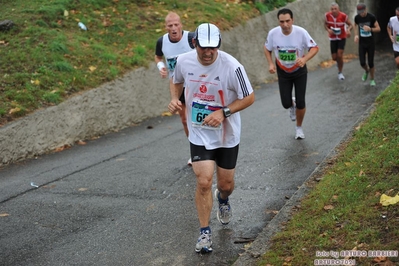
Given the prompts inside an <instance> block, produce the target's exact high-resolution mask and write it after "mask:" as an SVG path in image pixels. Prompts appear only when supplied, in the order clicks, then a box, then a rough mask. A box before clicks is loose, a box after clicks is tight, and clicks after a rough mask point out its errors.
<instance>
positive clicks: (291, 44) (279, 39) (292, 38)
mask: <svg viewBox="0 0 399 266" xmlns="http://www.w3.org/2000/svg"><path fill="white" fill-rule="evenodd" d="M265 47H266V49H267V50H269V51H273V50H274V55H275V57H276V59H277V64H278V66H279V67H280V68H281V69H283V70H284V71H285V72H287V73H292V72H294V71H296V70H298V69H299V66H298V65H296V63H295V61H296V59H297V58H300V57H303V56H304V55H305V53H306V52H307V51H308V50H309V49H310V48H312V47H317V44H316V42H315V41H314V40H313V39H312V37H310V35H309V33H308V32H307V31H306V30H305V29H304V28H302V27H299V26H296V25H292V31H291V33H290V34H289V35H284V34H283V32H282V30H281V27H280V26H278V27H275V28H273V29H272V30H270V31H269V34H268V35H267V38H266V42H265Z"/></svg>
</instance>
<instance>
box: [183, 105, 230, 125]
mask: <svg viewBox="0 0 399 266" xmlns="http://www.w3.org/2000/svg"><path fill="white" fill-rule="evenodd" d="M222 108H223V106H222V105H220V104H218V103H215V102H206V101H201V100H194V101H193V104H192V111H191V123H192V125H193V127H201V128H206V129H220V128H221V127H222V125H221V124H220V125H219V126H218V127H211V126H208V125H203V124H202V123H203V122H204V119H205V117H207V116H208V115H210V114H211V113H213V112H215V111H217V110H220V109H222Z"/></svg>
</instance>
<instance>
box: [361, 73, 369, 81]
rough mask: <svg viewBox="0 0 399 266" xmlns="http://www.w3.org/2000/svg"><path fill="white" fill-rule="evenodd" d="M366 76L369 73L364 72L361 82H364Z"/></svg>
mask: <svg viewBox="0 0 399 266" xmlns="http://www.w3.org/2000/svg"><path fill="white" fill-rule="evenodd" d="M368 76H369V72H364V74H363V76H362V80H363V81H366V80H367V77H368Z"/></svg>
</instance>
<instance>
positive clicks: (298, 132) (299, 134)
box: [295, 127, 305, 139]
mask: <svg viewBox="0 0 399 266" xmlns="http://www.w3.org/2000/svg"><path fill="white" fill-rule="evenodd" d="M295 131H296V133H295V139H304V138H305V134H303V130H302V127H296V128H295Z"/></svg>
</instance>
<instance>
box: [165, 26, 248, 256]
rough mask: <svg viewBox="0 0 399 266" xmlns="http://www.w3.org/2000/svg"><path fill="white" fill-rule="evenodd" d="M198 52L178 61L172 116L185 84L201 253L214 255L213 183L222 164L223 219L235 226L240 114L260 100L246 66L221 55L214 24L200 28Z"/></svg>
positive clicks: (218, 195) (219, 181)
mask: <svg viewBox="0 0 399 266" xmlns="http://www.w3.org/2000/svg"><path fill="white" fill-rule="evenodd" d="M194 44H195V51H192V52H188V53H185V54H182V55H180V56H179V57H178V58H177V64H176V68H175V74H174V78H173V82H174V83H175V87H174V90H173V91H172V92H171V101H170V103H169V106H168V107H169V110H170V112H175V111H176V110H180V109H181V102H180V101H179V96H180V94H181V93H182V91H183V84H185V86H186V87H185V98H186V114H187V118H188V119H187V121H188V123H187V124H188V130H189V137H188V139H189V141H190V149H191V159H192V162H193V170H194V173H195V175H196V177H197V185H196V191H195V205H196V208H197V213H198V219H199V224H200V236H199V238H198V241H197V244H196V246H195V251H196V252H210V251H212V238H211V236H212V233H211V228H210V227H209V221H210V216H211V210H212V205H213V197H212V181H213V173H214V171H215V165H216V179H217V189H216V190H215V199H217V200H218V202H219V208H218V209H217V218H218V220H219V221H220V223H222V224H223V225H227V224H228V223H229V222H230V217H231V213H232V212H231V206H230V202H229V196H230V195H231V193H232V192H233V190H234V172H235V167H236V163H237V156H238V146H239V142H240V134H241V118H240V113H239V111H241V110H243V109H245V108H247V107H248V106H250V105H251V104H252V103H253V102H254V100H255V95H254V91H253V89H252V86H251V83H250V82H249V79H248V76H247V74H246V72H245V69H244V67H243V66H242V65H241V64H240V63H239V62H238V61H237V60H236V59H235V58H234V57H232V56H231V55H229V54H227V53H225V52H223V51H220V50H219V47H220V45H221V36H220V31H219V29H218V28H217V27H216V26H215V25H213V24H210V23H204V24H201V25H200V26H198V28H197V30H196V34H195V37H194Z"/></svg>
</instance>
